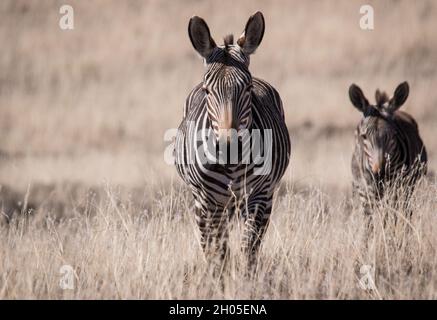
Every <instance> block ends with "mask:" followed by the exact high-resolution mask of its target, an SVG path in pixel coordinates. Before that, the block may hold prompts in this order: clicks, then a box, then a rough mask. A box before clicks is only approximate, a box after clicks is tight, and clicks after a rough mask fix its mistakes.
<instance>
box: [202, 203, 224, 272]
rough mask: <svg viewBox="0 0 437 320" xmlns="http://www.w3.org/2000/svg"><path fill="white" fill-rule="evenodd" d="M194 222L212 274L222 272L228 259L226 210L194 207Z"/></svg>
mask: <svg viewBox="0 0 437 320" xmlns="http://www.w3.org/2000/svg"><path fill="white" fill-rule="evenodd" d="M196 216H197V219H196V222H197V225H198V227H199V231H200V244H201V246H202V250H203V253H204V255H205V259H206V261H207V263H208V264H209V265H210V266H211V267H212V268H213V275H214V276H220V275H221V274H222V273H223V270H224V268H225V265H226V262H227V260H228V255H229V250H228V220H229V218H228V214H227V212H226V211H225V212H223V213H222V212H221V213H219V212H215V213H212V212H210V211H207V212H203V211H202V210H201V209H196Z"/></svg>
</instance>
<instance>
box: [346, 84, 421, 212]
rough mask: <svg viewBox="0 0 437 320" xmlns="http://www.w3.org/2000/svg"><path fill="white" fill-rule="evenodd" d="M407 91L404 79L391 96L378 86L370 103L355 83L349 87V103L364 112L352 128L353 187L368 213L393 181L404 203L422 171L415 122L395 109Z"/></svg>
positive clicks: (419, 145) (402, 101) (419, 144)
mask: <svg viewBox="0 0 437 320" xmlns="http://www.w3.org/2000/svg"><path fill="white" fill-rule="evenodd" d="M408 92H409V86H408V83H406V82H404V83H402V84H400V85H399V86H398V87H397V89H396V90H395V93H394V96H393V98H391V99H389V98H388V96H387V95H386V94H385V93H381V92H380V91H379V90H378V91H377V92H376V105H370V104H369V102H368V100H367V99H366V97H365V96H364V94H363V92H362V91H361V89H360V88H359V87H358V86H356V85H352V86H351V87H350V89H349V95H350V99H351V101H352V103H353V105H354V106H355V107H357V108H358V109H359V110H360V111H361V112H362V113H363V115H364V117H363V118H362V119H361V121H360V123H359V124H358V126H357V129H356V131H355V150H354V154H353V156H352V175H353V179H354V180H353V189H354V193H355V194H356V195H357V196H358V197H359V198H360V201H361V203H362V206H363V208H364V210H365V212H366V213H368V214H369V213H371V211H372V207H373V204H374V203H375V201H377V200H381V199H382V198H383V196H384V194H385V193H386V189H387V188H389V187H392V186H394V184H395V183H396V187H398V188H402V189H403V190H402V191H403V193H404V196H405V197H404V199H403V200H404V204H408V200H409V198H410V196H411V193H412V191H413V190H414V186H415V184H416V182H417V180H418V179H419V178H420V177H421V176H422V175H424V174H425V173H426V167H427V154H426V149H425V146H424V144H423V142H422V139H421V138H420V135H419V130H418V126H417V123H416V121H415V120H414V118H413V117H412V116H410V115H409V114H407V113H405V112H403V111H399V110H398V109H399V108H400V107H401V106H402V105H403V104H404V102H405V101H406V99H407V97H408Z"/></svg>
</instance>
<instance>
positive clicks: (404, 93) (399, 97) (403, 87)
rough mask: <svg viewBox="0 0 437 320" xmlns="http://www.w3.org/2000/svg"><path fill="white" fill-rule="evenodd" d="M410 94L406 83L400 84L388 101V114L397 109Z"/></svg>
mask: <svg viewBox="0 0 437 320" xmlns="http://www.w3.org/2000/svg"><path fill="white" fill-rule="evenodd" d="M409 93H410V86H409V85H408V82H406V81H405V82H402V83H401V84H400V85H398V87H397V88H396V90H395V93H394V95H393V98H391V99H390V103H389V110H388V111H390V112H394V111H396V110H397V109H399V108H400V107H401V106H402V105H403V104H404V103H405V101H407V98H408V94H409Z"/></svg>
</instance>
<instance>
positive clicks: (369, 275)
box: [358, 264, 376, 290]
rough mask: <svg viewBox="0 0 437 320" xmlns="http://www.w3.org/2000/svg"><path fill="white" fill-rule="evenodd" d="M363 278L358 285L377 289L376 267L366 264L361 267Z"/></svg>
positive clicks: (368, 288)
mask: <svg viewBox="0 0 437 320" xmlns="http://www.w3.org/2000/svg"><path fill="white" fill-rule="evenodd" d="M360 274H361V278H360V279H359V280H358V285H359V287H360V288H361V289H363V290H376V285H375V268H373V267H372V266H371V265H368V264H364V265H362V266H361V268H360Z"/></svg>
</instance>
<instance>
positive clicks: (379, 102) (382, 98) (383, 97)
mask: <svg viewBox="0 0 437 320" xmlns="http://www.w3.org/2000/svg"><path fill="white" fill-rule="evenodd" d="M375 100H376V106H377V107H378V108H379V109H380V108H381V107H382V106H383V105H384V104H385V103H386V102H388V100H389V98H388V95H387V93H385V92H381V91H379V89H378V90H376V92H375Z"/></svg>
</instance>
